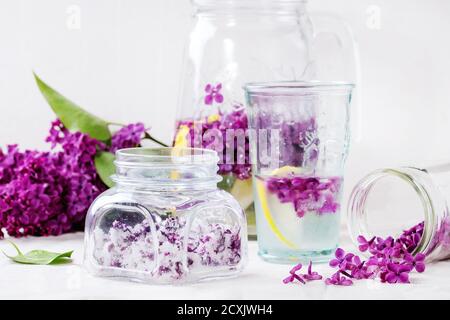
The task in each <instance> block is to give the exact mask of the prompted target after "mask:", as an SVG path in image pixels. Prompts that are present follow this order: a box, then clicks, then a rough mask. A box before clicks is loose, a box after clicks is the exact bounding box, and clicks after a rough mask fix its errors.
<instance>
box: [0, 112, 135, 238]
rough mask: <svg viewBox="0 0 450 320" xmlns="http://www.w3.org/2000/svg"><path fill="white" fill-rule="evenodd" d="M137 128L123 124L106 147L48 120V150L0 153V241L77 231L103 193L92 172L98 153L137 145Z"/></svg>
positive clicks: (94, 172)
mask: <svg viewBox="0 0 450 320" xmlns="http://www.w3.org/2000/svg"><path fill="white" fill-rule="evenodd" d="M142 132H143V125H142V124H135V125H130V126H126V127H124V128H123V129H121V130H119V132H117V133H116V134H115V135H114V136H113V139H112V140H113V141H112V144H113V146H112V147H111V149H108V147H107V146H106V145H105V144H104V143H102V142H100V141H97V140H95V139H92V138H91V137H89V136H88V135H86V134H83V133H81V132H69V130H67V129H66V128H65V127H64V125H63V124H62V123H61V121H60V120H56V121H54V122H52V124H51V128H50V132H49V135H48V137H47V138H46V141H47V142H49V143H50V144H51V147H52V151H51V152H40V151H33V150H25V151H19V149H18V147H17V146H16V145H10V146H8V147H7V150H6V151H5V152H4V151H3V150H1V149H0V238H2V237H4V233H3V232H2V231H1V230H2V229H4V230H6V232H7V234H8V235H10V236H12V237H23V236H28V235H33V236H48V235H59V234H61V233H65V232H71V231H76V230H82V229H83V224H84V218H85V215H86V212H87V210H88V208H89V206H90V205H91V203H92V201H94V199H95V198H96V197H97V196H98V195H99V194H100V193H101V192H103V191H104V190H106V188H107V187H106V186H105V184H104V183H103V182H102V181H101V180H100V178H99V176H98V174H97V171H96V168H95V162H94V159H95V155H96V154H97V152H98V151H99V150H105V151H113V150H115V149H116V148H120V147H127V146H135V145H136V144H139V141H140V138H141V135H142Z"/></svg>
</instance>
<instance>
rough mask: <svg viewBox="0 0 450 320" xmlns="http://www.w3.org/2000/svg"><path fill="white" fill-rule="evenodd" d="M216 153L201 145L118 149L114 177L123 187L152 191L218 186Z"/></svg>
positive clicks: (219, 179) (212, 187)
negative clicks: (194, 146) (197, 146)
mask: <svg viewBox="0 0 450 320" xmlns="http://www.w3.org/2000/svg"><path fill="white" fill-rule="evenodd" d="M218 162H219V156H218V155H217V152H216V151H214V150H210V149H202V148H182V147H172V148H170V147H165V148H146V147H139V148H127V149H120V150H118V151H116V160H115V161H114V165H115V166H116V173H115V174H113V175H112V176H111V179H112V180H113V181H114V182H116V183H119V184H120V185H122V186H126V185H129V186H135V187H140V188H142V189H148V190H150V189H152V190H159V191H161V190H175V189H176V190H200V189H215V188H216V187H217V183H218V182H220V181H221V180H222V178H221V177H220V176H219V175H218V174H217V171H218V168H219V167H218Z"/></svg>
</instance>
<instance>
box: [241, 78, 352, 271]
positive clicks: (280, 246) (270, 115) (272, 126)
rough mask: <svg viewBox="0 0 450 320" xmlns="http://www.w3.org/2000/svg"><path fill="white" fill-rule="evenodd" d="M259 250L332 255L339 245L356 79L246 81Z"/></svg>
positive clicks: (301, 257)
mask: <svg viewBox="0 0 450 320" xmlns="http://www.w3.org/2000/svg"><path fill="white" fill-rule="evenodd" d="M245 89H246V93H247V94H246V96H247V104H248V113H249V126H250V128H251V136H250V137H251V139H250V145H251V148H250V149H251V152H250V154H251V158H252V163H253V170H252V172H253V186H254V198H255V207H256V226H257V232H258V246H259V251H258V253H259V255H260V256H261V257H262V258H263V259H264V260H266V261H269V262H277V263H295V262H299V261H301V262H303V263H305V262H306V263H307V262H309V261H316V262H320V261H328V260H329V258H330V256H331V255H332V254H333V253H334V250H335V249H336V247H337V244H338V239H339V230H340V210H341V196H342V187H343V183H344V180H343V169H344V163H345V160H346V157H347V151H348V147H349V142H350V133H349V120H350V101H351V94H352V89H353V85H352V84H348V83H326V82H313V81H310V82H278V83H253V84H248V85H246V86H245Z"/></svg>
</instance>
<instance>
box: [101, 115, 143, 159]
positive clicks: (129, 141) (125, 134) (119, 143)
mask: <svg viewBox="0 0 450 320" xmlns="http://www.w3.org/2000/svg"><path fill="white" fill-rule="evenodd" d="M145 131H146V128H145V126H144V124H143V123H140V122H138V123H131V124H129V125H127V126H124V127H122V128H121V129H120V130H118V131H117V132H116V133H115V134H114V135H113V137H112V139H111V148H110V150H109V151H110V152H116V151H117V150H119V149H123V148H133V147H136V146H137V145H139V144H140V143H141V140H142V138H143V135H144V133H145Z"/></svg>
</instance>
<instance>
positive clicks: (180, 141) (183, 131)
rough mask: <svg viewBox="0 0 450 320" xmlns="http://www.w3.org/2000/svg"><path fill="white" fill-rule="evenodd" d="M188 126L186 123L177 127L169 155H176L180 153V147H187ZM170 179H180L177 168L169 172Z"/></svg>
mask: <svg viewBox="0 0 450 320" xmlns="http://www.w3.org/2000/svg"><path fill="white" fill-rule="evenodd" d="M190 130H191V129H190V128H189V127H188V126H187V125H184V124H182V125H181V126H179V128H178V132H177V135H176V136H175V141H174V143H173V148H172V152H171V155H172V157H178V156H180V155H181V152H180V149H182V148H187V147H188V146H189V143H188V135H189V132H190ZM170 179H172V180H178V179H180V173H179V172H178V171H177V170H173V171H172V172H171V173H170Z"/></svg>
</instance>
